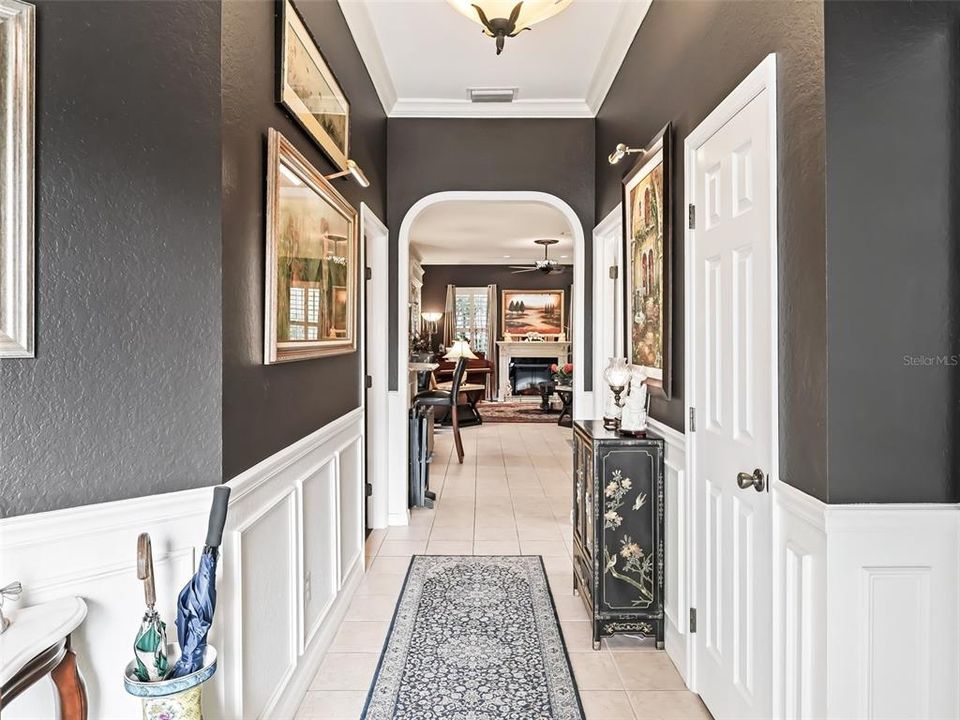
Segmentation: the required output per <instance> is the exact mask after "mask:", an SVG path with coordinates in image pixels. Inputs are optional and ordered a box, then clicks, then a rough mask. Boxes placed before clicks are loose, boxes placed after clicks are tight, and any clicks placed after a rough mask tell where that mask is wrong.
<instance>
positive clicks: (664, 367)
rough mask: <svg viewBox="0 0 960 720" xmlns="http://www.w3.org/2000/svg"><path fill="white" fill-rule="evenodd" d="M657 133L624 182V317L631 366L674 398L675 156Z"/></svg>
mask: <svg viewBox="0 0 960 720" xmlns="http://www.w3.org/2000/svg"><path fill="white" fill-rule="evenodd" d="M671 144H672V143H671V128H670V125H667V126H666V127H665V128H663V130H661V131H660V132H659V133H657V135H656V137H654V138H653V140H651V141H650V142H649V143H648V144H647V145H646V147H647V148H648V149H647V151H646V152H645V153H644V154H643V155H641V156H640V157H639V158H638V159H637V162H636V164H635V165H634V166H633V168H632V169H631V170H630V172H628V173H627V174H626V175H625V176H624V178H623V214H624V217H623V232H624V248H623V257H624V258H625V259H626V265H627V267H626V272H625V273H624V296H623V297H624V317H625V320H626V327H625V334H624V337H625V338H626V356H627V362H629V363H631V364H633V365H640V366H642V367H643V368H644V369H645V370H646V373H647V378H648V380H647V385H648V387H649V388H650V390H651V392H652V393H653V394H655V395H661V396H663V397H667V398H669V397H670V392H671V380H672V378H671V322H670V310H671V303H670V293H671V286H672V282H671V280H672V277H671V264H670V248H671V241H672V225H673V222H672V207H673V206H672V198H671V182H672V178H673V168H672V162H673V153H672V148H671Z"/></svg>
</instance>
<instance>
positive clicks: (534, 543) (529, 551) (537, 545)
mask: <svg viewBox="0 0 960 720" xmlns="http://www.w3.org/2000/svg"><path fill="white" fill-rule="evenodd" d="M520 551H521V552H522V553H523V554H524V555H543V556H544V557H545V558H547V557H562V558H564V559H566V560H569V559H570V553H568V552H567V548H566V546H565V545H564V544H563V543H562V542H561V543H555V542H550V541H544V540H521V541H520Z"/></svg>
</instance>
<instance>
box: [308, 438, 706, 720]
mask: <svg viewBox="0 0 960 720" xmlns="http://www.w3.org/2000/svg"><path fill="white" fill-rule="evenodd" d="M570 433H571V431H570V430H568V429H565V428H559V427H557V426H555V425H543V424H523V425H512V424H494V425H483V426H481V427H478V428H471V429H469V430H466V431H465V432H464V446H465V450H466V457H465V459H464V464H463V465H459V464H458V463H457V462H456V457H455V456H452V450H453V443H452V436H451V435H450V434H449V433H442V434H439V435H438V436H437V442H436V451H435V454H434V460H433V463H432V465H431V468H430V469H431V486H432V489H433V490H434V491H436V493H437V495H438V498H439V499H438V502H437V507H436V509H435V510H420V509H418V510H415V511H414V512H413V515H412V517H411V521H410V525H408V526H406V527H394V528H389V529H388V530H380V531H374V532H373V533H372V534H371V535H370V536H369V538H368V539H367V574H366V577H365V578H364V579H363V582H362V584H361V585H360V589H359V591H358V593H357V596H356V597H355V598H354V599H353V601H352V602H351V604H350V608H349V610H348V611H347V616H346V619H345V621H344V623H343V625H342V626H341V627H340V629H339V631H338V632H337V635H336V637H335V639H334V641H333V644H332V646H331V647H330V650H329V652H328V653H327V655H326V657H324V659H323V662H322V664H321V667H320V671H319V673H318V674H317V676H316V678H315V679H314V681H313V683H312V685H311V688H310V692H308V693H307V696H306V697H305V699H304V701H303V704H302V705H301V706H300V710H299V713H298V715H297V718H298V720H332V719H334V718H336V719H338V720H339V719H343V720H348V719H349V720H355V719H356V718H358V717H359V716H360V712H361V710H362V708H363V703H364V699H365V697H366V693H367V689H368V688H369V686H370V682H371V679H372V678H373V673H374V671H375V669H376V666H377V659H378V657H379V655H380V651H381V649H382V646H383V642H384V639H385V636H386V633H387V629H388V627H389V625H390V619H391V617H392V615H393V611H394V607H395V605H396V602H397V598H398V596H399V593H400V589H401V586H402V584H403V579H404V574H405V572H406V570H407V566H408V564H409V562H410V557H411V555H413V554H423V553H427V554H443V555H456V554H484V555H491V554H496V555H510V554H527V555H541V556H543V562H544V565H545V566H546V570H547V575H548V577H549V580H550V585H551V588H552V591H553V596H554V601H555V603H556V607H557V613H558V615H559V618H560V622H561V627H562V629H563V635H564V639H565V642H566V644H567V650H568V652H569V653H570V658H571V663H572V665H573V669H574V674H575V676H576V681H577V684H578V687H579V689H580V695H581V698H582V701H583V706H584V710H585V712H586V716H587V718H588V720H621V719H623V720H629V719H632V718H636V719H638V720H647V719H651V720H652V719H662V720H673V719H677V720H679V719H681V718H682V719H691V720H692V719H697V718H709V717H710V715H709V713H708V712H707V711H706V709H705V708H704V707H703V705H702V704H701V703H700V701H699V699H698V698H697V697H696V696H695V695H694V694H693V693H690V692H688V691H687V690H686V689H685V687H684V684H683V680H682V679H681V677H680V675H679V673H678V672H677V671H676V669H675V668H674V666H673V664H672V663H671V661H670V659H669V658H668V657H667V655H666V653H664V652H660V651H657V650H655V649H654V648H653V645H652V643H649V644H648V643H646V642H642V641H639V640H634V639H632V638H627V637H619V638H615V639H611V640H605V641H604V643H603V649H602V650H601V651H599V652H594V651H593V650H591V647H590V632H589V626H588V623H587V615H586V612H585V610H584V607H583V604H582V602H581V600H580V598H578V597H575V596H574V595H573V594H572V592H571V588H572V584H573V580H572V575H571V554H570V553H571V525H570V510H571V495H572V490H571V485H572V479H571V472H572V463H571V459H570V458H571V446H570ZM451 457H452V459H451Z"/></svg>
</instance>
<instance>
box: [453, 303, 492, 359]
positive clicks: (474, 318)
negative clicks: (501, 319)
mask: <svg viewBox="0 0 960 720" xmlns="http://www.w3.org/2000/svg"><path fill="white" fill-rule="evenodd" d="M456 334H457V337H460V336H461V335H462V336H464V337H466V339H467V341H468V342H469V343H470V348H471V349H472V350H473V351H474V352H475V353H483V354H484V355H489V354H490V353H489V345H490V338H489V333H488V332H487V289H486V288H485V287H473V288H471V287H458V288H457V313H456Z"/></svg>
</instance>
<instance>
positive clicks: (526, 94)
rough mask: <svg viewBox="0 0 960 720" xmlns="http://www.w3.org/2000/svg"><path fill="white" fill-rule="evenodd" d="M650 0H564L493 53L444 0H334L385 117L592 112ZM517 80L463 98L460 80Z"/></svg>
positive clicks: (479, 84)
mask: <svg viewBox="0 0 960 720" xmlns="http://www.w3.org/2000/svg"><path fill="white" fill-rule="evenodd" d="M650 1H651V0H573V3H572V4H571V5H570V7H568V8H567V9H566V10H564V11H563V12H561V13H560V14H559V15H556V16H554V17H552V18H549V19H547V20H544V21H543V22H542V23H539V24H537V25H534V26H533V28H532V29H531V30H529V31H526V32H523V33H521V34H520V35H519V36H517V37H515V38H507V41H506V46H505V47H504V50H503V54H502V55H500V56H497V55H496V52H495V48H494V41H493V39H491V38H489V37H486V36H484V35H482V34H481V27H480V25H478V24H477V23H474V22H471V21H470V20H468V19H467V18H465V17H464V16H463V15H461V14H460V13H458V12H457V11H456V10H455V9H454V8H453V7H451V6H450V5H449V4H447V3H446V2H445V1H444V0H339V3H340V7H341V8H342V10H343V14H344V16H345V17H346V20H347V23H348V25H349V26H350V31H351V33H352V34H353V37H354V39H355V40H356V43H357V46H358V47H359V49H360V54H361V55H362V56H363V60H364V62H365V63H366V66H367V69H368V70H369V72H370V77H371V78H372V79H373V83H374V86H375V87H376V88H377V93H378V94H379V96H380V101H381V102H382V103H383V107H384V110H385V111H386V113H387V114H388V115H390V116H391V117H514V116H516V117H593V116H594V115H596V113H597V111H598V110H599V109H600V105H601V104H602V102H603V99H604V97H606V94H607V91H608V90H609V89H610V85H611V83H612V82H613V79H614V78H615V77H616V74H617V71H618V70H619V68H620V65H621V64H622V62H623V58H624V56H625V55H626V52H627V50H628V48H629V47H630V43H631V42H632V41H633V38H634V36H635V35H636V33H637V29H638V28H639V27H640V23H641V22H643V18H644V16H645V15H646V12H647V8H648V7H649V6H650ZM472 87H476V88H500V87H508V88H517V90H518V94H517V99H516V100H515V101H514V102H513V103H509V104H508V103H471V102H470V101H469V100H468V99H467V89H468V88H472Z"/></svg>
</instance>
